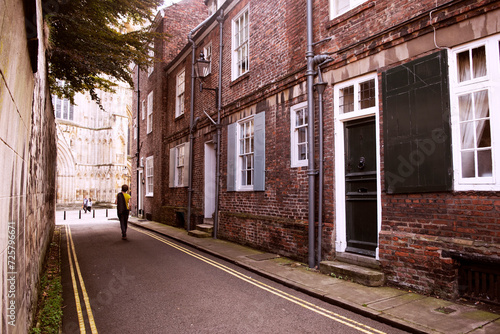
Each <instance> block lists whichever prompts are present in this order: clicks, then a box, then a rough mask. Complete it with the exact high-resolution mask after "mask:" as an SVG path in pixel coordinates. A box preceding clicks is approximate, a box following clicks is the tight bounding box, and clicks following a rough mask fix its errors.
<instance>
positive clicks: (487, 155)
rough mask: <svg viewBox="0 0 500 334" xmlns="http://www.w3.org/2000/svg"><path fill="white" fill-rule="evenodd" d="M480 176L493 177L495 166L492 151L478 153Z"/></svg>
mask: <svg viewBox="0 0 500 334" xmlns="http://www.w3.org/2000/svg"><path fill="white" fill-rule="evenodd" d="M477 169H478V176H480V177H488V176H492V175H493V164H492V161H491V150H484V151H478V152H477Z"/></svg>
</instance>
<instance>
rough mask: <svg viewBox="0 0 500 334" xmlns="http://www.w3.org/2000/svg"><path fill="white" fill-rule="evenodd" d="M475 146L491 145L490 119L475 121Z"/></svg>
mask: <svg viewBox="0 0 500 334" xmlns="http://www.w3.org/2000/svg"><path fill="white" fill-rule="evenodd" d="M476 131H477V133H476V138H477V147H491V133H490V121H489V120H486V121H479V122H476Z"/></svg>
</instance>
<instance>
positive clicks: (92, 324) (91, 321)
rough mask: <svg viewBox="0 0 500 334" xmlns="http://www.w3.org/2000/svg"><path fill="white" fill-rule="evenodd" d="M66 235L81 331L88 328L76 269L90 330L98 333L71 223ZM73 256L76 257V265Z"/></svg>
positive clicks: (93, 333)
mask: <svg viewBox="0 0 500 334" xmlns="http://www.w3.org/2000/svg"><path fill="white" fill-rule="evenodd" d="M66 236H67V237H66V239H67V240H66V241H67V245H68V258H69V267H70V271H71V280H72V282H73V292H74V294H75V303H76V312H77V314H78V323H79V325H80V333H86V329H85V320H84V318H83V312H82V306H81V302H80V294H79V293H78V284H77V282H76V277H75V269H76V272H77V274H78V281H79V282H80V288H81V290H82V295H83V300H84V302H85V307H86V309H87V317H88V319H89V324H90V330H91V331H92V334H97V328H96V326H95V321H94V315H93V314H92V308H91V307H90V301H89V296H88V294H87V290H86V289H85V283H84V282H83V277H82V273H81V271H80V265H79V264H78V259H77V257H76V252H75V244H74V243H73V236H72V235H71V228H70V227H69V225H66ZM70 242H71V246H70ZM72 257H73V258H74V259H75V262H74V266H73V260H72Z"/></svg>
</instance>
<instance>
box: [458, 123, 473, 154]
mask: <svg viewBox="0 0 500 334" xmlns="http://www.w3.org/2000/svg"><path fill="white" fill-rule="evenodd" d="M460 135H461V137H462V149H468V148H474V123H473V122H467V123H462V124H460Z"/></svg>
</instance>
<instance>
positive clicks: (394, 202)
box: [380, 192, 500, 295]
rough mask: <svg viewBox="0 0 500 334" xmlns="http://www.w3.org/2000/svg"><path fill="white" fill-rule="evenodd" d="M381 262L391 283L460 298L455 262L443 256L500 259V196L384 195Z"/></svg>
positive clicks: (451, 194) (493, 194) (464, 193)
mask: <svg viewBox="0 0 500 334" xmlns="http://www.w3.org/2000/svg"><path fill="white" fill-rule="evenodd" d="M383 203H384V204H383V213H382V216H383V221H382V231H381V233H380V258H381V263H382V265H383V266H384V270H385V271H386V272H387V274H388V281H389V282H390V283H393V284H399V285H407V286H410V287H412V288H416V289H420V290H422V291H426V292H430V293H435V294H438V295H453V294H454V293H455V290H454V288H455V286H454V284H455V283H454V278H455V276H456V272H455V269H456V267H455V266H454V265H455V264H454V261H453V260H452V259H451V258H449V257H448V256H447V255H446V253H445V254H444V257H443V251H447V252H450V251H451V252H458V253H466V254H475V255H479V256H481V255H482V256H497V257H498V256H500V194H498V193H484V192H458V193H431V194H412V195H384V196H383Z"/></svg>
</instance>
